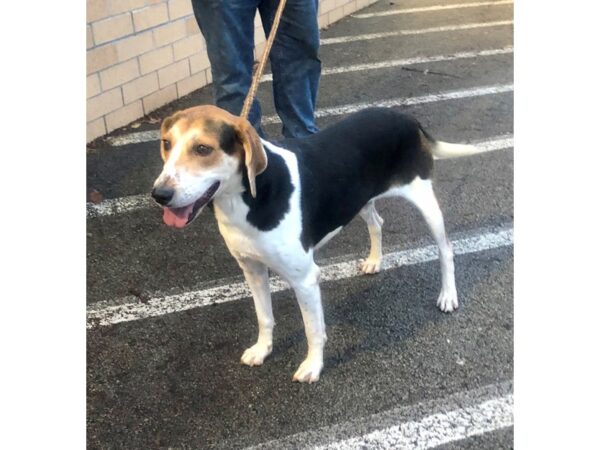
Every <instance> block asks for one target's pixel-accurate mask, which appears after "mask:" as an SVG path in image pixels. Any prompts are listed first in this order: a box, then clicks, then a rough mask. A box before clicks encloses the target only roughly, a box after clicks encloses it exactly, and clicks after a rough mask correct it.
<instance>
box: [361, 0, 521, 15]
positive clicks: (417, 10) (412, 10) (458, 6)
mask: <svg viewBox="0 0 600 450" xmlns="http://www.w3.org/2000/svg"><path fill="white" fill-rule="evenodd" d="M512 3H513V0H499V1H490V2H476V3H454V4H452V5H433V6H423V7H420V8H403V9H393V10H391V11H381V12H375V13H366V14H353V15H352V16H351V17H353V18H355V19H369V18H371V17H384V16H395V15H398V14H414V13H420V12H431V11H443V10H447V9H462V8H477V7H480V6H499V5H509V4H512Z"/></svg>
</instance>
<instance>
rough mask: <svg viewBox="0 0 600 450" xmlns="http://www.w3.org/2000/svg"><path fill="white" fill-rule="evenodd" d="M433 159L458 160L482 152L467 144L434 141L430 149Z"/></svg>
mask: <svg viewBox="0 0 600 450" xmlns="http://www.w3.org/2000/svg"><path fill="white" fill-rule="evenodd" d="M431 150H432V153H433V158H434V159H446V158H459V157H461V156H469V155H475V154H477V153H481V152H482V151H483V150H481V149H480V148H477V147H475V146H474V145H468V144H450V143H448V142H442V141H435V142H433V145H432V147H431Z"/></svg>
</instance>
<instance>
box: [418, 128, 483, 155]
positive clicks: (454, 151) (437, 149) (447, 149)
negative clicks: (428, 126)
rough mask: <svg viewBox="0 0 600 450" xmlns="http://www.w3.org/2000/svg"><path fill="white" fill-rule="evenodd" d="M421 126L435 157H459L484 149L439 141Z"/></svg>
mask: <svg viewBox="0 0 600 450" xmlns="http://www.w3.org/2000/svg"><path fill="white" fill-rule="evenodd" d="M419 128H420V129H421V132H422V133H423V136H424V137H425V139H427V141H429V144H430V146H429V147H430V148H431V153H432V154H433V158H434V159H446V158H459V157H461V156H469V155H475V154H477V153H481V152H482V151H483V149H480V148H477V147H475V146H474V145H468V144H451V143H449V142H442V141H438V140H436V139H434V138H433V137H432V136H431V135H430V134H429V133H428V132H427V131H425V130H424V129H423V127H422V126H421V125H420V124H419Z"/></svg>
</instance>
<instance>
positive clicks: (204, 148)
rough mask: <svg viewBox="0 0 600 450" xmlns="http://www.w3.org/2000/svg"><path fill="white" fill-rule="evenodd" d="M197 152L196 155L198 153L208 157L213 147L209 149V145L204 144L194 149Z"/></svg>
mask: <svg viewBox="0 0 600 450" xmlns="http://www.w3.org/2000/svg"><path fill="white" fill-rule="evenodd" d="M194 150H195V151H196V153H198V154H199V155H201V156H206V155H208V154H209V153H210V152H212V150H213V149H212V147H209V146H208V145H204V144H200V145H197V146H196V148H195V149H194Z"/></svg>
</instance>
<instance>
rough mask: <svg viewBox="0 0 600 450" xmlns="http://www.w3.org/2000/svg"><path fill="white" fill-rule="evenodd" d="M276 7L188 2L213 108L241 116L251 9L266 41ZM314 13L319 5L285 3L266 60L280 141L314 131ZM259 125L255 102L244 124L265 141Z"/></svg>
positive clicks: (228, 0) (250, 58) (234, 0)
mask: <svg viewBox="0 0 600 450" xmlns="http://www.w3.org/2000/svg"><path fill="white" fill-rule="evenodd" d="M278 4H279V2H278V1H276V0H192V6H193V8H194V15H195V16H196V20H197V22H198V25H199V27H200V30H201V31H202V34H203V35H204V39H205V40H206V47H207V51H208V58H209V60H210V63H211V70H212V76H213V85H214V90H215V92H214V93H215V103H216V104H217V106H219V107H221V108H223V109H225V110H227V111H229V112H230V113H232V114H236V115H239V114H240V112H241V110H242V105H243V104H244V99H245V98H246V94H247V93H248V89H249V88H250V83H251V81H252V66H253V63H254V54H253V49H254V16H255V14H256V9H257V8H258V11H259V14H260V17H261V20H262V23H263V28H264V31H265V35H267V36H268V34H269V32H270V31H271V25H272V23H273V18H274V16H275V11H276V9H277V5H278ZM317 8H318V0H287V3H286V5H285V9H284V12H283V16H282V18H281V22H280V24H279V28H278V30H277V36H276V37H275V42H274V43H273V47H272V49H271V54H270V55H269V61H270V63H271V70H272V72H273V98H274V103H275V109H276V110H277V114H279V117H280V118H281V121H282V123H283V129H282V134H283V135H284V136H285V137H302V136H307V135H309V134H312V133H316V132H317V131H318V129H317V126H316V124H315V117H314V111H315V104H316V100H317V90H318V88H319V78H320V76H321V61H320V60H319V57H318V52H319V26H318V22H317ZM260 119H261V108H260V104H259V102H258V101H257V100H254V103H253V104H252V108H251V110H250V116H249V120H250V122H251V123H252V125H253V126H254V127H255V128H256V129H257V130H258V132H259V134H261V135H262V136H264V132H263V130H262V128H261V126H260Z"/></svg>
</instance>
